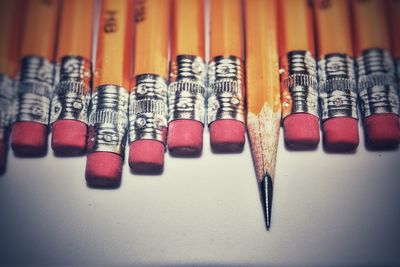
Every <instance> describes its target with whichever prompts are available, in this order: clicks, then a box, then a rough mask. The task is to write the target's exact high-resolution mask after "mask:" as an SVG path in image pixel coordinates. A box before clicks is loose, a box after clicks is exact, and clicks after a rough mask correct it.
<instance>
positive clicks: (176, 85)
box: [168, 55, 206, 124]
mask: <svg viewBox="0 0 400 267" xmlns="http://www.w3.org/2000/svg"><path fill="white" fill-rule="evenodd" d="M205 76H206V71H205V64H204V61H203V59H202V58H201V57H198V56H191V55H179V56H177V57H176V59H175V61H174V62H172V64H171V74H170V81H171V83H170V84H169V87H168V103H169V116H168V117H169V121H173V120H178V119H187V120H197V121H199V122H201V123H203V124H204V123H205V121H204V120H205V78H206V77H205Z"/></svg>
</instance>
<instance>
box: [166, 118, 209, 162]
mask: <svg viewBox="0 0 400 267" xmlns="http://www.w3.org/2000/svg"><path fill="white" fill-rule="evenodd" d="M168 149H169V152H170V153H171V154H172V155H173V156H198V155H200V154H201V151H202V149H203V124H202V123H201V122H199V121H195V120H174V121H171V122H170V123H169V125H168Z"/></svg>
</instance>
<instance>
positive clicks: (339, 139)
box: [322, 117, 359, 152]
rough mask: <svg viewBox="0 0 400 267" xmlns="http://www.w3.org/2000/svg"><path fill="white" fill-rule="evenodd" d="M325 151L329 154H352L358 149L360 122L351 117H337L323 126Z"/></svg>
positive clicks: (328, 120) (325, 122)
mask: <svg viewBox="0 0 400 267" xmlns="http://www.w3.org/2000/svg"><path fill="white" fill-rule="evenodd" d="M322 131H323V135H324V145H325V149H326V150H327V151H329V152H351V151H353V150H355V149H356V148H357V147H358V143H359V136H358V121H357V120H356V119H354V118H350V117H337V118H331V119H327V120H326V121H324V123H323V124H322Z"/></svg>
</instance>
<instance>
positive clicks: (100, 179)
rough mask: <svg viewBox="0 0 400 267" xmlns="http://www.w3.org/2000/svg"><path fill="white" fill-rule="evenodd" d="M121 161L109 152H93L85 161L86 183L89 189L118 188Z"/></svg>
mask: <svg viewBox="0 0 400 267" xmlns="http://www.w3.org/2000/svg"><path fill="white" fill-rule="evenodd" d="M122 164H123V159H122V157H121V156H120V155H117V154H115V153H111V152H94V153H91V154H89V155H88V157H87V161H86V175H85V177H86V182H87V184H88V185H89V186H91V187H118V186H119V185H120V183H121V176H122Z"/></svg>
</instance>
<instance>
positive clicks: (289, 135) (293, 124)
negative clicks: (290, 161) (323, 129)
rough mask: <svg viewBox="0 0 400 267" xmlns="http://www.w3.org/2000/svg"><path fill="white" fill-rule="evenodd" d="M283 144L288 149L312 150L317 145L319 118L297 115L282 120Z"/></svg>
mask: <svg viewBox="0 0 400 267" xmlns="http://www.w3.org/2000/svg"><path fill="white" fill-rule="evenodd" d="M283 129H284V137H285V143H286V145H287V146H288V148H290V149H294V150H302V149H314V148H316V147H317V146H318V144H319V139H320V137H319V118H318V117H316V116H314V115H311V114H308V113H298V114H292V115H289V116H287V117H286V118H285V119H284V120H283Z"/></svg>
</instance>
